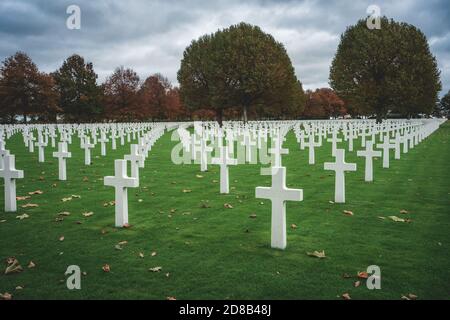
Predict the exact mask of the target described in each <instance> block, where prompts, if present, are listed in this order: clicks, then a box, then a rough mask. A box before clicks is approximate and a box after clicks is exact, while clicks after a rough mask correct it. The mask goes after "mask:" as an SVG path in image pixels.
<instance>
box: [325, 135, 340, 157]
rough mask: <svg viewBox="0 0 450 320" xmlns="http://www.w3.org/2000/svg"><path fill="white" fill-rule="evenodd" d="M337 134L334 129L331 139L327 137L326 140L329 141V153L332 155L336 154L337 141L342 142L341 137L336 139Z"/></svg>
mask: <svg viewBox="0 0 450 320" xmlns="http://www.w3.org/2000/svg"><path fill="white" fill-rule="evenodd" d="M337 134H338V132H337V131H336V130H334V131H333V135H332V136H331V139H327V141H328V142H331V154H332V155H333V157H334V156H336V148H337V143H338V142H342V139H338V137H337Z"/></svg>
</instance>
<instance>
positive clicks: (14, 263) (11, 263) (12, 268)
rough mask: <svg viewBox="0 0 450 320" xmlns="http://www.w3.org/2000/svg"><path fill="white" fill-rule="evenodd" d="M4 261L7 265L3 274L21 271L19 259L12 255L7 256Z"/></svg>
mask: <svg viewBox="0 0 450 320" xmlns="http://www.w3.org/2000/svg"><path fill="white" fill-rule="evenodd" d="M6 263H7V265H8V266H7V267H6V269H5V274H11V273H19V272H22V271H23V268H22V266H21V265H20V264H19V261H18V260H17V259H16V258H14V257H10V258H8V259H7V260H6Z"/></svg>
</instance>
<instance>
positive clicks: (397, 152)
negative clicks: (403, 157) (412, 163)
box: [391, 132, 401, 160]
mask: <svg viewBox="0 0 450 320" xmlns="http://www.w3.org/2000/svg"><path fill="white" fill-rule="evenodd" d="M391 142H392V143H393V146H394V150H395V155H394V159H395V160H400V151H401V148H400V146H401V137H400V134H399V133H398V132H397V134H396V135H395V138H394V139H393V140H392V141H391Z"/></svg>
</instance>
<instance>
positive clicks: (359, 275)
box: [357, 271, 369, 279]
mask: <svg viewBox="0 0 450 320" xmlns="http://www.w3.org/2000/svg"><path fill="white" fill-rule="evenodd" d="M357 276H358V278H360V279H367V278H369V274H368V273H367V272H365V271H361V272H358V274H357Z"/></svg>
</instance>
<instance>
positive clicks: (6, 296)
mask: <svg viewBox="0 0 450 320" xmlns="http://www.w3.org/2000/svg"><path fill="white" fill-rule="evenodd" d="M11 299H12V294H10V293H8V292H5V293H0V300H11Z"/></svg>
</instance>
